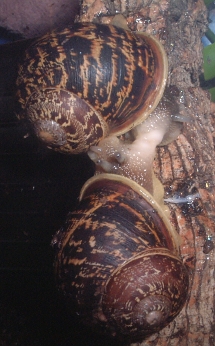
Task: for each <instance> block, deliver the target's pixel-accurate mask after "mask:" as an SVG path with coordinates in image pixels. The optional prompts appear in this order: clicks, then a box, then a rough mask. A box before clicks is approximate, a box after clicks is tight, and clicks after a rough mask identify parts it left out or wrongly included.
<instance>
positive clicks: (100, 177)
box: [79, 173, 179, 254]
mask: <svg viewBox="0 0 215 346" xmlns="http://www.w3.org/2000/svg"><path fill="white" fill-rule="evenodd" d="M101 180H104V181H105V180H111V181H116V182H119V183H122V184H124V185H127V186H129V187H130V188H131V189H132V190H134V191H135V192H136V193H137V194H139V195H140V197H142V198H144V199H146V200H147V202H148V203H149V204H150V205H151V207H152V209H155V210H156V211H157V213H158V215H159V216H160V218H161V219H162V220H163V222H164V224H165V226H166V228H167V229H168V231H169V234H170V237H171V238H172V241H173V244H174V245H175V253H176V254H178V253H179V235H178V233H177V232H176V230H175V229H174V227H173V226H172V224H171V223H170V221H169V219H168V217H167V215H166V214H165V212H164V211H163V209H162V207H161V206H160V205H159V204H158V203H157V202H156V200H155V199H154V197H153V196H152V195H151V194H150V193H149V192H148V191H147V190H146V189H144V188H143V187H142V186H141V185H139V184H138V183H136V182H135V181H133V180H131V179H129V178H127V177H124V176H121V175H118V174H111V173H101V174H98V175H95V176H93V177H91V178H90V179H88V180H87V181H86V182H85V184H84V185H83V187H82V189H81V191H80V195H79V201H80V202H81V201H82V199H83V198H84V197H85V195H87V193H88V191H89V190H90V188H91V187H92V185H94V184H96V183H97V182H100V181H101Z"/></svg>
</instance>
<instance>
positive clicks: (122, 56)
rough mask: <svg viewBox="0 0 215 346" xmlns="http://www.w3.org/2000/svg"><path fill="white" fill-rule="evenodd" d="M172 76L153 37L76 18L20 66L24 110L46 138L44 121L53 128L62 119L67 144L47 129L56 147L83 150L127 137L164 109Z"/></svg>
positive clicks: (45, 39) (28, 53)
mask: <svg viewBox="0 0 215 346" xmlns="http://www.w3.org/2000/svg"><path fill="white" fill-rule="evenodd" d="M166 78H167V58H166V54H165V52H164V49H163V47H162V45H161V44H160V43H159V42H158V41H157V40H155V39H154V38H153V37H150V36H148V35H145V34H144V33H132V32H130V31H128V30H124V29H122V28H119V27H116V26H113V25H104V24H103V25H102V24H92V23H83V24H81V23H76V24H74V25H72V26H70V27H68V28H66V29H64V30H62V31H53V32H51V33H49V34H47V35H45V36H43V37H42V38H39V39H37V40H36V41H35V42H34V43H33V44H31V45H30V46H29V48H28V49H27V50H26V52H25V56H24V58H23V61H22V64H21V65H20V67H19V71H18V78H17V100H18V106H17V107H18V108H17V113H18V117H19V118H25V117H27V118H28V119H29V120H30V122H31V123H32V124H33V126H34V127H35V129H36V133H37V135H38V136H39V137H40V135H39V133H40V127H41V126H42V125H41V122H46V121H51V122H53V131H55V127H56V125H54V122H55V123H57V124H58V125H59V126H60V127H61V128H62V130H63V131H64V132H65V136H66V143H63V144H62V145H57V146H56V142H57V143H61V139H60V140H59V141H58V140H56V138H57V136H58V134H56V136H55V139H54V143H53V144H52V141H51V137H52V136H53V135H52V134H51V136H49V135H48V134H47V136H46V137H48V138H49V140H48V145H49V147H53V148H54V149H55V150H58V151H61V150H62V151H63V152H71V153H79V152H82V151H87V150H88V148H89V147H90V146H91V145H95V144H96V143H98V142H99V141H100V140H101V138H104V137H106V136H107V134H109V133H111V134H116V135H120V134H122V133H125V132H127V131H128V130H130V129H131V128H133V127H134V126H136V125H137V124H139V123H141V122H142V121H143V120H144V119H145V118H146V117H147V116H148V115H149V114H150V113H151V112H152V111H153V110H154V108H155V107H156V106H157V104H158V102H159V100H160V98H161V97H162V94H163V91H164V87H165V84H166ZM77 99H80V100H77ZM55 102H56V103H55ZM82 103H83V105H82ZM79 107H80V109H81V111H79ZM87 107H88V108H87ZM85 108H87V109H86V113H85V114H83V109H85ZM95 118H98V120H97V121H95ZM101 118H102V119H101ZM37 121H39V123H38V122H37ZM50 124H51V123H49V125H50ZM94 129H96V132H97V133H98V137H97V139H96V140H95V134H94V133H93V131H94ZM50 131H51V132H53V131H52V130H51V129H50ZM70 131H71V132H70ZM97 133H96V135H97ZM83 134H84V135H85V137H84V136H83ZM60 136H61V135H60ZM79 136H80V137H79ZM83 138H84V139H83ZM73 139H74V141H73ZM42 140H43V137H42ZM77 141H79V143H80V144H79V147H77Z"/></svg>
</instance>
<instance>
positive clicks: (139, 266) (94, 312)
mask: <svg viewBox="0 0 215 346" xmlns="http://www.w3.org/2000/svg"><path fill="white" fill-rule="evenodd" d="M167 69H168V66H167V57H166V54H165V51H164V49H163V47H162V45H161V44H160V43H159V42H158V41H157V40H155V39H154V38H153V37H151V36H148V35H145V34H144V33H139V32H138V33H132V32H130V31H129V30H126V29H125V28H124V29H123V28H120V27H117V26H114V25H103V24H92V23H83V24H81V23H76V24H74V25H72V26H70V27H67V28H65V29H64V30H60V31H57V30H54V31H52V32H51V33H49V34H47V35H44V36H43V37H41V38H39V39H37V40H36V41H35V42H34V43H32V44H31V45H30V46H29V47H28V48H27V50H26V52H25V55H24V57H23V60H22V63H21V64H20V66H19V71H18V78H17V95H16V96H17V110H18V111H17V114H18V117H19V118H20V119H26V120H27V121H28V122H29V124H30V125H31V126H32V128H33V129H34V131H35V134H36V136H37V137H38V139H39V140H41V141H42V142H43V143H44V145H46V146H47V147H48V148H50V149H53V150H56V151H59V152H61V153H67V154H78V153H81V152H88V155H89V156H90V157H91V159H92V160H93V161H94V162H95V163H96V168H97V174H96V175H95V176H94V177H93V178H91V179H89V180H88V181H87V182H86V183H85V184H84V186H83V188H82V190H81V192H80V202H79V205H78V206H77V208H76V209H75V210H74V211H73V212H70V213H69V214H68V217H67V220H66V222H65V224H64V225H63V226H62V228H61V229H60V230H59V231H58V232H57V233H56V235H55V236H54V238H53V241H52V245H53V247H54V248H55V251H56V257H55V263H54V267H55V275H56V281H57V287H58V289H59V291H60V292H61V293H62V294H63V296H64V298H65V299H66V300H67V303H68V306H69V307H71V309H72V311H73V312H75V313H77V315H78V316H79V318H80V320H81V321H82V322H83V323H85V324H87V325H90V326H91V327H95V326H97V327H98V328H99V330H100V331H101V330H102V331H104V332H105V333H108V334H109V335H111V336H113V337H115V338H121V339H123V338H125V339H126V340H141V339H143V338H144V337H146V336H148V335H151V334H153V333H156V332H158V331H159V330H160V329H162V328H164V327H165V326H166V325H168V323H170V322H171V321H172V320H173V319H174V318H175V316H177V315H178V313H179V312H180V311H181V309H182V307H183V305H184V303H185V301H186V297H187V292H188V285H189V280H188V274H187V270H186V267H185V266H184V264H183V262H182V260H181V258H180V255H179V241H178V235H177V232H176V231H175V230H174V228H173V227H172V225H171V223H170V221H169V218H168V212H166V211H165V210H164V209H165V208H164V203H163V187H162V185H161V183H160V182H159V181H158V180H157V179H156V178H155V176H154V173H153V170H152V164H153V160H154V155H155V149H156V146H157V145H164V144H165V143H167V142H168V141H171V140H173V139H174V138H175V137H177V135H178V133H179V130H180V124H179V123H177V126H175V124H176V123H175V122H174V121H173V120H174V119H173V114H174V113H175V111H174V110H172V102H171V101H170V102H169V97H168V96H167V95H166V92H165V95H164V97H163V98H162V96H163V93H164V89H165V86H166V79H167ZM137 90H138V92H137ZM161 98H162V100H161ZM170 128H172V129H173V128H174V129H175V130H174V135H173V136H172V133H173V131H172V130H170ZM169 134H170V135H169ZM104 172H106V173H104Z"/></svg>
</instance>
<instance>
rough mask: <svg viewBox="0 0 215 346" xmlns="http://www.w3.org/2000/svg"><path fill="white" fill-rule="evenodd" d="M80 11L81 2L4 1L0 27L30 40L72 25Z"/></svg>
mask: <svg viewBox="0 0 215 346" xmlns="http://www.w3.org/2000/svg"><path fill="white" fill-rule="evenodd" d="M78 9H79V0H72V1H71V0H43V1H37V0H36V1H33V0H30V1H29V0H17V1H14V0H7V1H6V0H2V1H1V2H0V27H3V28H6V29H7V30H11V31H13V32H14V33H19V34H21V35H23V37H26V38H30V37H36V36H39V35H42V34H45V33H46V32H47V31H48V30H51V29H52V28H54V27H62V26H65V25H67V24H69V23H71V22H72V21H73V20H74V18H75V15H76V13H77V11H78Z"/></svg>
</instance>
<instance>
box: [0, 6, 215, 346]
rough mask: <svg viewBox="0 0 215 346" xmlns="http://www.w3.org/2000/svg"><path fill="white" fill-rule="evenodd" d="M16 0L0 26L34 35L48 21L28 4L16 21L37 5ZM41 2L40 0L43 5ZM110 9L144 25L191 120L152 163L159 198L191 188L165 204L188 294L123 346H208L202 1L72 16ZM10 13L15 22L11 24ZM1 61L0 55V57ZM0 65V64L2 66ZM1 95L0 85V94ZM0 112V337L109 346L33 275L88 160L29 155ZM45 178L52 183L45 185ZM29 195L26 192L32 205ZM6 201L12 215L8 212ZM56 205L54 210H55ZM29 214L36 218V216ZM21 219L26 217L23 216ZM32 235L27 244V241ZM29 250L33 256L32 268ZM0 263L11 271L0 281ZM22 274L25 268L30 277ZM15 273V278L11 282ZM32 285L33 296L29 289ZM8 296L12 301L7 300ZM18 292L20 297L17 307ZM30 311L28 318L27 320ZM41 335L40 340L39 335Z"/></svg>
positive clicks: (212, 195) (210, 118)
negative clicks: (163, 322)
mask: <svg viewBox="0 0 215 346" xmlns="http://www.w3.org/2000/svg"><path fill="white" fill-rule="evenodd" d="M18 3H19V1H17V2H16V6H17V7H14V12H12V13H14V18H15V21H13V20H12V21H10V18H12V17H13V16H12V17H11V16H10V14H11V9H10V8H9V5H11V4H12V5H13V4H14V2H13V1H2V2H1V4H0V13H1V15H0V24H1V25H4V26H5V27H7V28H9V29H11V30H14V31H18V32H19V33H22V34H24V35H25V36H26V37H32V36H34V35H35V34H36V35H37V34H38V33H39V32H40V31H38V30H39V29H40V26H42V23H44V18H46V19H45V21H46V22H47V17H46V16H45V17H43V16H42V14H43V13H44V11H45V10H43V9H41V8H39V7H37V9H38V13H40V15H39V17H37V14H36V12H35V11H34V10H33V12H35V13H34V16H33V17H32V18H31V20H30V24H29V22H28V20H25V18H26V16H27V18H28V14H29V11H30V12H31V11H32V9H34V6H33V5H34V4H35V3H36V1H35V2H28V4H30V10H29V9H28V10H27V8H26V7H25V6H23V5H22V6H21V7H20V6H19V5H18ZM20 3H21V2H20ZM42 3H43V4H45V5H47V4H48V2H44V1H43V2H42ZM51 3H53V4H54V3H55V2H54V1H52V2H51ZM51 3H50V5H51ZM67 3H70V4H72V3H74V2H73V1H69V2H68V1H67ZM22 4H23V2H22ZM58 4H61V5H62V2H60V1H59V2H58ZM64 4H66V2H64ZM12 5H11V6H12ZM3 6H4V7H3ZM53 8H55V5H53V6H52V7H50V6H48V16H49V18H51V17H52V19H51V26H53V24H54V25H55V23H58V22H59V18H61V19H62V18H65V17H66V18H67V19H66V20H68V21H69V20H70V19H68V17H69V16H68V13H69V10H68V7H64V10H62V9H63V7H61V10H62V13H61V14H59V13H57V14H56V13H54V12H52V11H51V10H50V9H53ZM65 8H66V10H65ZM6 10H8V12H7V13H8V16H7V17H6ZM23 11H24V12H23ZM115 12H120V13H122V14H124V15H125V16H126V17H127V21H128V24H129V26H130V28H131V30H143V31H147V32H148V33H150V34H153V35H155V36H156V37H157V38H158V39H159V40H160V41H161V42H162V43H163V45H164V47H165V50H166V52H167V54H168V59H169V76H168V85H171V86H172V90H173V92H174V93H175V94H176V95H178V102H179V105H180V109H181V113H182V114H184V115H187V116H189V118H190V122H187V123H186V124H184V127H183V131H182V133H181V135H180V136H179V137H178V139H177V140H176V141H174V142H173V143H171V144H170V145H168V146H164V147H160V148H158V149H157V155H156V159H155V164H154V169H155V172H156V174H157V176H158V177H159V179H160V180H161V181H162V183H163V184H164V186H165V194H166V196H165V197H167V198H168V197H172V196H174V195H177V196H189V195H191V196H192V195H193V194H195V196H198V193H199V196H198V197H197V198H194V199H193V201H191V203H178V204H169V206H170V209H171V220H172V222H173V224H174V225H175V227H176V229H177V230H178V232H179V233H180V235H181V247H180V248H181V254H182V257H183V259H184V262H185V263H186V264H187V266H188V268H189V273H190V292H189V299H188V301H187V303H186V305H185V307H184V309H183V310H182V312H181V313H180V315H179V316H178V317H177V318H176V319H175V320H174V321H173V322H172V323H171V324H170V325H169V326H167V327H166V328H165V329H163V330H162V331H161V332H160V333H159V334H156V335H153V336H151V337H150V338H148V339H146V340H144V341H143V342H142V343H136V344H132V346H137V345H139V346H140V345H141V346H146V345H152V346H156V345H159V346H164V345H169V346H170V345H174V346H176V345H180V346H193V345H194V346H197V345H199V346H200V345H201V346H202V345H204V346H210V345H211V346H212V345H214V344H215V319H214V317H215V316H214V310H215V275H214V264H215V250H214V241H215V239H214V238H215V236H214V229H215V211H214V210H215V208H214V206H215V184H214V179H215V178H214V177H215V153H214V137H215V130H214V121H215V120H214V114H215V107H214V105H211V103H210V99H209V97H208V94H207V93H206V92H205V91H203V90H202V89H201V88H200V87H199V75H200V73H202V63H203V62H202V45H201V36H202V34H203V32H204V31H205V29H206V26H207V20H206V18H207V11H206V8H205V6H204V3H203V0H157V1H156V0H115V1H112V0H83V3H82V9H81V15H80V18H77V20H80V21H96V22H103V23H108V22H110V20H111V19H112V17H113V14H114V13H115ZM65 13H66V15H65ZM35 17H36V21H37V18H39V19H40V20H39V21H37V28H36V29H35V26H34V25H33V23H34V21H35ZM19 18H21V26H22V25H23V27H21V26H19V27H17V25H18V22H19V20H18V19H19ZM12 19H13V18H12ZM61 19H60V20H61ZM63 21H64V19H63ZM64 23H65V22H64ZM19 24H20V23H19ZM38 28H39V29H38ZM45 28H46V25H45ZM45 28H43V29H42V30H45ZM49 28H50V26H49ZM35 30H36V31H35ZM0 58H1V59H2V56H0ZM1 66H3V67H4V64H3V65H1ZM4 69H5V68H4ZM2 75H3V74H2ZM2 81H3V82H2ZM5 81H6V79H4V78H3V77H2V78H1V79H0V82H1V83H0V84H2V85H3V84H4V88H3V89H4V92H5V85H6V82H5ZM6 89H7V88H6ZM8 90H9V88H8ZM2 93H3V91H2V89H1V96H2ZM5 95H6V96H7V95H9V91H7V90H6V92H5ZM4 97H5V96H4ZM2 102H3V101H2ZM0 115H1V112H0ZM4 115H5V116H4V117H3V116H2V118H1V116H0V118H1V119H0V120H1V121H2V124H1V126H2V128H1V141H0V144H1V145H0V154H1V175H0V176H1V184H2V185H1V186H2V196H3V197H5V198H4V200H3V198H2V201H1V203H2V204H1V206H2V210H3V211H2V214H3V213H4V211H5V215H6V216H5V220H6V221H5V223H4V222H2V224H1V227H2V228H1V244H0V245H2V248H1V256H2V257H1V259H2V263H3V264H2V268H3V269H2V268H1V269H2V271H1V278H3V280H1V282H3V281H4V282H3V285H2V287H0V289H1V293H2V292H3V294H2V297H3V299H2V300H1V302H0V305H1V312H0V320H1V324H2V325H1V342H0V343H1V344H2V345H21V346H25V345H26V346H27V345H42V346H47V345H55V346H59V345H70V344H72V345H78V346H80V345H87V346H89V345H92V344H93V345H97V346H100V345H108V346H109V345H112V344H111V342H109V341H108V342H107V341H106V340H103V339H97V340H96V341H94V339H93V338H94V335H93V334H90V333H89V335H87V336H86V337H85V335H84V333H83V331H82V327H80V326H79V325H78V324H75V326H73V330H72V329H71V328H72V327H71V326H70V325H69V322H68V320H69V317H68V316H67V315H64V314H65V311H64V309H63V307H61V305H60V303H58V302H57V304H56V301H57V298H56V296H55V295H53V286H54V284H53V283H52V281H50V277H52V274H50V272H49V274H47V272H45V271H44V273H45V274H43V273H42V275H40V271H41V270H45V269H46V268H45V269H44V266H45V265H46V264H47V263H46V260H44V259H46V258H47V257H48V256H49V262H48V264H47V267H48V270H50V271H51V270H52V267H51V266H52V259H53V258H52V255H53V254H52V255H50V254H49V255H48V252H49V251H50V240H51V235H52V234H53V233H54V232H55V230H57V228H58V227H59V225H60V224H61V223H62V220H63V219H64V217H65V213H67V211H68V209H69V208H71V205H72V204H73V205H74V203H75V202H76V197H77V194H78V191H77V190H79V189H80V182H81V179H82V180H84V179H85V178H86V179H87V178H88V176H89V175H92V166H91V167H90V168H89V166H90V163H89V161H87V160H85V159H83V158H78V157H76V158H70V159H68V158H65V157H62V156H59V155H55V154H53V153H52V154H50V153H47V152H45V153H43V152H42V153H41V152H40V151H39V154H38V147H37V144H35V142H32V137H30V136H29V134H26V130H23V131H21V130H22V127H15V126H14V127H13V128H10V129H7V124H6V118H7V115H8V114H6V111H4ZM12 120H13V121H14V119H12ZM19 131H20V133H19ZM32 153H33V154H32ZM10 157H11V158H10ZM29 160H30V161H29ZM22 161H23V162H24V165H23V166H22ZM16 162H17V163H16ZM29 162H30V163H29ZM9 163H10V164H9ZM84 164H85V165H86V166H85V167H84ZM56 166H58V167H57V168H56ZM82 167H84V169H82ZM85 171H86V177H85V176H84V175H85ZM44 172H45V173H44ZM26 183H28V185H27V186H28V187H27V188H26ZM45 183H46V185H45ZM43 184H44V185H43ZM47 184H48V185H47ZM51 184H52V185H53V186H51V187H50V185H51ZM14 186H15V187H14ZM23 186H25V188H24V190H23V188H22V187H23ZM40 186H42V187H40ZM44 186H46V188H45V187H44ZM47 186H48V188H47ZM35 187H36V189H35ZM33 191H34V192H33ZM38 191H39V192H38ZM33 194H34V196H33ZM35 194H36V197H35ZM196 194H197V195H196ZM11 195H12V197H11ZM23 195H24V197H23ZM64 195H65V196H66V197H65V196H64ZM2 196H1V197H2ZM13 196H14V200H13ZM29 196H30V198H32V199H31V200H30V201H31V203H29ZM70 196H72V202H71V197H70ZM25 198H26V200H25V201H24V199H25ZM33 200H34V203H33ZM9 201H10V202H9ZM11 201H12V203H11ZM20 201H21V203H20ZM65 201H67V202H66V204H65ZM22 202H23V204H22ZM11 206H12V207H11ZM23 206H24V207H25V210H24V209H23V208H22V207H23ZM7 207H8V209H7ZM9 207H10V208H11V209H14V210H15V211H16V213H17V214H15V213H14V214H8V210H9ZM61 208H62V211H61V210H60V212H59V209H61ZM19 209H20V210H19ZM19 211H20V214H19ZM37 212H38V214H35V213H37ZM8 215H9V216H8ZM10 215H13V217H11V216H10ZM17 215H18V216H17ZM23 215H24V216H23ZM26 215H27V216H26ZM29 215H30V216H29ZM34 215H36V217H35V216H34ZM38 215H39V217H38ZM26 217H28V218H29V222H28V221H27V219H26ZM17 220H18V221H17ZM20 220H21V221H20ZM38 220H39V221H38ZM5 225H6V226H5ZM41 225H43V228H41ZM47 229H49V233H47V232H48V231H47ZM34 241H35V246H34V243H32V242H34ZM28 242H30V243H28ZM40 242H41V243H40ZM44 243H45V245H44ZM14 244H15V246H14ZM20 244H21V245H22V246H21V245H20ZM28 244H29V245H28ZM32 244H33V245H32ZM38 244H39V245H38ZM41 244H42V245H41ZM41 246H44V250H41V249H43V248H42V247H41ZM38 248H39V250H38ZM7 249H8V251H7ZM8 254H9V255H8ZM20 254H21V255H23V258H22V257H21V255H20ZM32 254H33V255H35V262H32V263H33V264H32V263H31V260H32V258H33V255H32ZM26 258H27V260H26ZM37 261H39V262H37ZM6 262H7V263H6ZM8 263H9V264H8ZM20 263H21V264H20ZM35 263H36V264H35ZM44 263H45V265H44ZM6 265H8V267H7V268H9V267H10V268H9V270H8V273H9V274H8V273H7V278H6V279H5V273H6V269H7V268H6ZM21 265H22V266H23V267H22V268H23V270H22V268H21ZM5 268H6V269H5ZM11 268H12V269H11ZM17 268H18V269H17ZM13 270H14V271H13ZM30 272H33V274H32V275H33V277H34V279H32V277H31V274H30ZM2 273H3V274H2ZM11 273H12V274H11ZM26 273H29V274H26ZM14 277H15V278H17V280H16V281H15V279H14ZM44 277H45V279H44ZM29 278H30V279H29ZM29 281H30V284H29ZM46 281H47V282H48V284H47V285H46ZM50 282H51V283H50ZM8 287H9V289H8ZM47 287H48V289H47ZM38 289H39V290H40V292H41V295H38V293H37V290H38ZM21 291H23V292H21ZM10 292H12V293H10ZM14 292H15V298H14V299H11V297H12V296H13V294H14ZM22 294H23V295H22ZM20 297H22V298H23V297H24V298H23V300H21V303H19V301H20ZM50 297H51V298H50ZM34 300H35V303H34ZM45 301H46V302H45ZM47 301H48V303H47ZM5 302H6V303H5ZM55 305H59V306H60V308H58V307H57V308H56V307H55ZM28 310H29V312H28ZM40 310H41V311H40ZM33 311H34V317H31V316H32V312H33ZM50 311H51V312H50ZM55 315H56V317H54V316H55ZM29 316H30V318H29ZM35 316H36V317H35ZM44 316H45V317H44ZM37 320H38V321H37ZM29 321H30V322H29ZM61 324H64V326H63V327H62V326H61ZM59 326H60V327H59ZM49 328H50V332H49ZM37 329H38V332H37ZM35 330H36V332H35ZM43 333H44V335H45V336H46V338H45V337H44V338H43V337H41V335H43ZM65 335H66V336H65ZM26 340H27V341H26ZM89 340H90V342H89ZM117 346H119V345H117ZM120 346H124V345H120Z"/></svg>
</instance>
